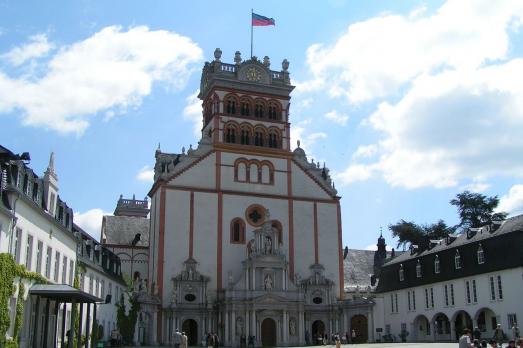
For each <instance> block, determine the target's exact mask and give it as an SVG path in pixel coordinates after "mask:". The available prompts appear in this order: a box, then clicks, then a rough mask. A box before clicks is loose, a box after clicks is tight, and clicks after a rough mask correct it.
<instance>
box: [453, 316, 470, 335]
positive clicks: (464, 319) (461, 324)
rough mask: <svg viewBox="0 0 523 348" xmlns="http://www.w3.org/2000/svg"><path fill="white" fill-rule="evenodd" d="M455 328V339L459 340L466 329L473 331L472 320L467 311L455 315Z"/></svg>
mask: <svg viewBox="0 0 523 348" xmlns="http://www.w3.org/2000/svg"><path fill="white" fill-rule="evenodd" d="M454 326H455V328H456V331H455V332H454V339H456V340H459V337H460V336H461V335H462V334H463V330H464V329H466V328H467V329H469V330H470V331H472V329H473V328H472V318H471V317H470V315H469V314H468V313H467V312H465V311H458V312H456V314H454Z"/></svg>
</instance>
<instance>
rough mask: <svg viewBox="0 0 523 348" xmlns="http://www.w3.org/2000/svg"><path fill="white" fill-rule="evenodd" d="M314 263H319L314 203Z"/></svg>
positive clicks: (315, 206)
mask: <svg viewBox="0 0 523 348" xmlns="http://www.w3.org/2000/svg"><path fill="white" fill-rule="evenodd" d="M314 263H320V257H319V253H318V204H317V203H316V202H314Z"/></svg>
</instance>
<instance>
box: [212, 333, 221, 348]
mask: <svg viewBox="0 0 523 348" xmlns="http://www.w3.org/2000/svg"><path fill="white" fill-rule="evenodd" d="M212 342H213V347H214V348H218V346H219V345H220V339H219V337H218V334H214V335H213V336H212Z"/></svg>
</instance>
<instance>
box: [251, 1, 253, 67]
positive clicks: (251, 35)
mask: <svg viewBox="0 0 523 348" xmlns="http://www.w3.org/2000/svg"><path fill="white" fill-rule="evenodd" d="M253 14H254V11H253V10H252V8H251V58H252V37H253V34H252V32H253V25H252V16H253Z"/></svg>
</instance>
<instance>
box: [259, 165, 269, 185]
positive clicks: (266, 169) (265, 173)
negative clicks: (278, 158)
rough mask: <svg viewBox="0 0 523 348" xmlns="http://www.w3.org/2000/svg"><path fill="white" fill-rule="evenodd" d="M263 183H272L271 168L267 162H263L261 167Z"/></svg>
mask: <svg viewBox="0 0 523 348" xmlns="http://www.w3.org/2000/svg"><path fill="white" fill-rule="evenodd" d="M261 183H262V184H270V183H271V168H270V167H269V166H268V165H267V164H263V165H262V167H261Z"/></svg>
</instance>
